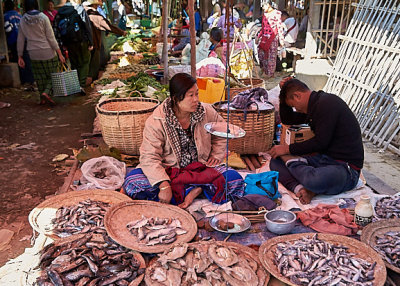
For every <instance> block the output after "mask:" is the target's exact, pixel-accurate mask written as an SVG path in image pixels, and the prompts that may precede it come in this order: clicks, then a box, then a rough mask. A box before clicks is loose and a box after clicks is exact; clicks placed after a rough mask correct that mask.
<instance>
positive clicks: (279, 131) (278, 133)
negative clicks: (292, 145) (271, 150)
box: [275, 124, 282, 144]
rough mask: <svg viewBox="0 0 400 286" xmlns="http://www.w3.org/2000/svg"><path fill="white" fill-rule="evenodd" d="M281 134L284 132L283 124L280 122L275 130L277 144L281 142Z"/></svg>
mask: <svg viewBox="0 0 400 286" xmlns="http://www.w3.org/2000/svg"><path fill="white" fill-rule="evenodd" d="M281 134H282V125H281V124H278V125H277V126H276V132H275V137H276V142H277V144H280V143H281Z"/></svg>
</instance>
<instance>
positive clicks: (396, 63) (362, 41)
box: [324, 0, 400, 155]
mask: <svg viewBox="0 0 400 286" xmlns="http://www.w3.org/2000/svg"><path fill="white" fill-rule="evenodd" d="M353 6H355V7H356V11H355V13H354V16H353V18H352V19H351V21H350V24H349V27H348V29H347V31H346V34H345V35H344V36H342V35H339V38H340V39H341V40H342V44H341V46H340V48H339V51H338V53H337V57H336V60H335V63H334V66H333V71H332V73H331V75H330V76H329V79H328V82H327V84H326V86H325V88H324V89H325V91H326V92H330V93H334V94H339V95H340V96H341V97H342V98H343V100H345V101H346V102H347V104H348V105H349V106H350V108H351V109H352V110H353V112H354V113H355V114H356V116H357V119H358V121H359V122H360V127H361V131H362V133H363V135H364V137H365V138H367V139H369V140H370V141H372V142H373V143H374V144H375V145H376V146H377V147H379V148H382V150H386V149H389V150H391V151H392V152H395V153H397V154H399V155H400V148H399V147H400V109H399V103H400V41H399V36H400V21H399V18H400V17H399V16H400V5H398V3H397V0H361V1H359V3H358V4H356V3H353Z"/></svg>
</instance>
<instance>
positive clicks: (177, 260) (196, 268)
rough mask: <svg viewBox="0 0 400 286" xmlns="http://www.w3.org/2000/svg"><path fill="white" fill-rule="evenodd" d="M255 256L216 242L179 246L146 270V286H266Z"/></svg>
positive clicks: (263, 272)
mask: <svg viewBox="0 0 400 286" xmlns="http://www.w3.org/2000/svg"><path fill="white" fill-rule="evenodd" d="M266 277H267V276H266V273H265V271H264V269H263V267H262V266H261V265H260V264H259V263H258V262H257V261H256V260H255V259H254V254H251V253H250V252H245V251H242V250H240V249H239V248H236V247H234V246H228V245H226V244H223V243H217V242H208V243H207V242H200V243H192V244H180V245H177V246H175V247H173V248H171V249H169V250H168V251H166V252H164V253H163V254H161V255H160V256H159V258H158V259H157V260H156V261H155V262H154V263H153V264H152V265H151V266H150V268H148V269H147V270H146V277H145V281H146V284H147V285H155V286H161V285H210V286H211V285H213V286H214V285H232V286H236V285H254V286H257V285H264V283H265V281H266Z"/></svg>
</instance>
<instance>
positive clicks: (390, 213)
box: [375, 196, 400, 218]
mask: <svg viewBox="0 0 400 286" xmlns="http://www.w3.org/2000/svg"><path fill="white" fill-rule="evenodd" d="M375 213H376V215H377V216H378V217H379V218H400V196H395V197H385V198H382V199H380V200H379V201H378V202H377V203H376V206H375Z"/></svg>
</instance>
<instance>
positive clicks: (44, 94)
mask: <svg viewBox="0 0 400 286" xmlns="http://www.w3.org/2000/svg"><path fill="white" fill-rule="evenodd" d="M41 98H42V99H41V101H40V103H42V100H44V101H45V102H47V103H49V104H50V105H51V106H54V105H56V103H55V101H54V100H52V99H51V97H50V96H49V95H48V94H46V93H42V95H41Z"/></svg>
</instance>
